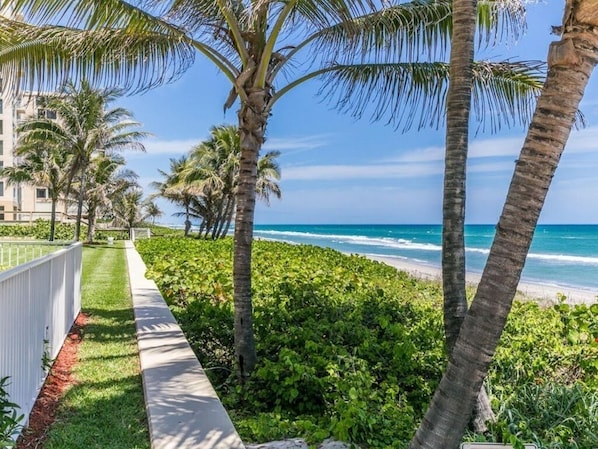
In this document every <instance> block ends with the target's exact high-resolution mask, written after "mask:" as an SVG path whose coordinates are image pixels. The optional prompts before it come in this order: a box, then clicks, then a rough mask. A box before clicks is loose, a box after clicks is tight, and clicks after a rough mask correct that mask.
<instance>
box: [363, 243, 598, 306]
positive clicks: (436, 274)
mask: <svg viewBox="0 0 598 449" xmlns="http://www.w3.org/2000/svg"><path fill="white" fill-rule="evenodd" d="M364 256H365V257H367V258H368V259H371V260H375V261H377V262H382V263H385V264H386V265H390V266H391V267H394V268H396V269H397V270H399V271H405V272H407V273H409V274H410V275H412V276H414V277H416V278H418V279H425V280H430V281H439V282H440V280H441V278H442V271H441V269H440V268H439V267H434V266H431V265H425V264H421V263H417V262H413V261H410V260H405V259H398V258H394V257H385V256H376V255H372V254H364ZM480 278H481V273H472V272H467V273H466V275H465V280H466V282H467V284H470V285H477V284H478V282H479V281H480ZM517 293H518V294H521V295H522V296H524V297H525V298H527V299H533V300H539V301H541V302H543V303H549V304H556V303H557V302H558V300H557V297H558V295H559V294H562V295H565V296H566V297H567V300H566V302H567V303H568V304H588V305H589V304H595V303H598V291H593V290H589V289H588V290H586V289H583V288H576V287H571V286H565V285H546V284H541V283H535V282H528V281H521V282H519V285H518V287H517Z"/></svg>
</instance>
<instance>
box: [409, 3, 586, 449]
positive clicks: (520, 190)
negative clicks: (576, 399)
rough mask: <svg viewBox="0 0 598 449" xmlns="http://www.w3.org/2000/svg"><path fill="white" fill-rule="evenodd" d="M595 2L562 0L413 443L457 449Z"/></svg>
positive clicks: (566, 112)
mask: <svg viewBox="0 0 598 449" xmlns="http://www.w3.org/2000/svg"><path fill="white" fill-rule="evenodd" d="M596 11H598V0H580V1H578V2H569V1H568V2H567V4H566V7H565V14H564V18H563V25H562V27H561V28H560V29H559V31H560V33H561V39H560V41H557V42H553V43H552V44H551V45H550V49H549V52H548V74H547V78H546V82H545V84H544V88H543V90H542V94H541V96H540V97H539V99H538V104H537V106H536V110H535V113H534V116H533V119H532V123H531V124H530V127H529V130H528V133H527V136H526V139H525V142H524V144H523V148H522V150H521V154H520V156H519V159H518V160H517V163H516V165H515V172H514V174H513V178H512V180H511V185H510V186H509V191H508V193H507V198H506V201H505V205H504V207H503V210H502V214H501V216H500V219H499V222H498V224H497V227H496V236H495V238H494V242H493V243H492V247H491V249H490V254H489V255H488V260H487V262H486V266H485V268H484V272H483V274H482V278H481V280H480V283H479V285H478V289H477V292H476V294H475V297H474V300H473V302H472V304H471V307H470V308H469V310H468V312H467V314H466V316H465V319H464V321H463V325H462V326H461V331H460V332H459V336H458V338H457V341H456V343H455V346H454V348H453V351H452V355H451V358H450V359H449V364H448V367H447V370H446V372H445V374H444V376H443V378H442V380H441V382H440V385H439V386H438V389H437V390H436V393H435V394H434V397H433V399H432V403H431V404H430V407H429V408H428V411H427V412H426V415H425V417H424V419H423V421H422V423H421V425H420V427H419V429H418V431H417V433H416V435H415V437H414V439H413V440H412V442H411V445H410V447H411V448H430V449H432V448H450V449H452V448H456V447H458V445H459V443H460V440H461V437H462V435H463V432H464V429H465V426H466V424H467V420H468V415H469V412H470V411H471V410H472V408H473V406H474V403H475V400H476V396H477V393H478V391H479V389H480V387H481V385H482V382H483V380H484V378H485V377H486V375H487V372H488V367H489V365H490V362H491V360H492V356H493V354H494V352H495V350H496V346H497V344H498V341H499V339H500V336H501V334H502V331H503V329H504V326H505V323H506V319H507V316H508V314H509V312H510V310H511V306H512V301H513V297H514V296H515V292H516V289H517V285H518V283H519V279H520V277H521V272H522V270H523V266H524V263H525V259H526V257H527V254H528V251H529V247H530V245H531V242H532V238H533V234H534V231H535V228H536V225H537V222H538V218H539V216H540V212H541V210H542V207H543V205H544V201H545V199H546V194H547V192H548V189H549V187H550V184H551V181H552V178H553V176H554V173H555V170H556V168H557V166H558V163H559V160H560V157H561V155H562V152H563V150H564V148H565V144H566V142H567V140H568V138H569V134H570V132H571V128H572V127H573V124H574V122H575V119H576V115H577V113H578V107H579V103H580V101H581V98H582V97H583V93H584V90H585V88H586V85H587V82H588V80H589V79H590V76H591V74H592V71H593V70H594V68H595V66H596V64H597V63H598V14H597V13H596Z"/></svg>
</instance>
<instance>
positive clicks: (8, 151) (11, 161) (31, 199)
mask: <svg viewBox="0 0 598 449" xmlns="http://www.w3.org/2000/svg"><path fill="white" fill-rule="evenodd" d="M0 81H1V80H0ZM0 89H1V87H0ZM44 103H45V97H44V96H42V95H31V94H28V93H26V94H19V95H17V96H16V97H12V98H11V97H10V96H9V95H7V94H5V91H4V90H2V91H1V93H0V168H3V167H10V166H13V165H15V164H16V163H17V162H18V157H17V156H16V155H15V149H16V145H17V138H18V136H17V133H16V128H17V126H18V125H19V123H21V122H22V121H23V120H26V119H27V118H32V117H47V118H56V115H55V113H54V112H53V111H51V110H48V109H46V108H44ZM50 210H51V202H50V200H49V198H48V189H47V187H45V186H32V185H29V184H23V183H21V184H12V183H8V181H7V180H6V178H0V222H2V221H4V222H6V221H13V222H29V221H32V220H36V219H38V218H44V219H49V218H50Z"/></svg>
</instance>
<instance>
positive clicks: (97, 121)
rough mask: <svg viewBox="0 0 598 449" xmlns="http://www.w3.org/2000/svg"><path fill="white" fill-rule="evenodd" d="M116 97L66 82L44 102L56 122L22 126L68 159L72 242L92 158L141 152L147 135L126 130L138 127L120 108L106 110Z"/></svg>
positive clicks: (38, 121)
mask: <svg viewBox="0 0 598 449" xmlns="http://www.w3.org/2000/svg"><path fill="white" fill-rule="evenodd" d="M120 93H121V91H120V90H118V89H95V88H93V87H92V86H91V84H90V83H89V82H88V81H86V80H83V81H82V82H81V84H80V86H77V85H75V84H74V83H72V82H70V81H69V82H67V83H66V84H65V85H64V87H63V88H62V90H61V91H60V94H59V95H56V96H51V97H49V99H48V102H47V107H48V108H50V109H52V110H54V111H56V114H57V117H58V120H47V119H43V118H42V119H34V120H30V121H28V122H26V123H25V124H24V125H23V126H22V130H23V131H24V132H26V133H27V134H28V135H29V136H30V138H31V139H35V140H47V141H48V142H51V144H52V145H53V146H56V147H58V148H61V149H62V151H64V152H65V153H67V154H69V155H70V157H69V164H68V173H69V174H68V187H67V192H66V193H67V195H68V194H69V193H70V186H71V185H72V184H73V183H75V182H77V184H78V198H77V219H76V223H75V236H74V239H75V240H76V241H78V240H79V238H80V235H81V217H82V214H83V204H84V199H85V185H86V182H87V175H88V168H89V165H90V163H91V159H92V157H93V155H94V154H97V153H98V152H103V153H111V152H115V151H122V150H125V149H135V150H140V151H144V147H143V145H142V144H141V143H140V142H139V140H140V139H142V138H144V137H146V136H147V135H148V134H147V133H145V132H142V131H137V130H131V129H130V128H135V127H137V126H140V124H139V123H137V122H134V121H132V120H131V117H132V115H131V113H130V112H129V111H127V110H126V109H123V108H112V109H108V107H109V106H110V103H112V102H113V101H114V100H115V99H116V98H117V97H118V96H119V95H120Z"/></svg>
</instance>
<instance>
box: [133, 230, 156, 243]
mask: <svg viewBox="0 0 598 449" xmlns="http://www.w3.org/2000/svg"><path fill="white" fill-rule="evenodd" d="M151 236H152V231H151V230H150V228H131V240H132V241H135V240H140V239H149V238H150V237H151Z"/></svg>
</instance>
